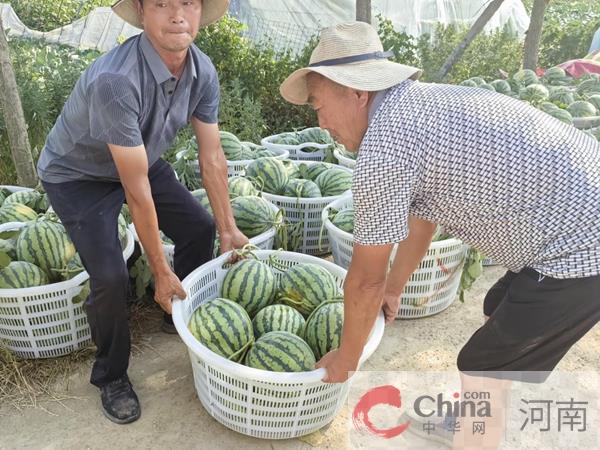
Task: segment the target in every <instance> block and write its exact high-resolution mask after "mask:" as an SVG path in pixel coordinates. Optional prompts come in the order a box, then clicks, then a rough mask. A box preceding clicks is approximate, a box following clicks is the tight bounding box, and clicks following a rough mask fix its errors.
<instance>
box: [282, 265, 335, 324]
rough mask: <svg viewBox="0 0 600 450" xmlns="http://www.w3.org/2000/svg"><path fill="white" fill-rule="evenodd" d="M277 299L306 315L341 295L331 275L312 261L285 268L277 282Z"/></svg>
mask: <svg viewBox="0 0 600 450" xmlns="http://www.w3.org/2000/svg"><path fill="white" fill-rule="evenodd" d="M279 286H280V293H279V301H280V303H283V304H284V305H288V306H291V307H292V308H295V309H297V310H298V311H299V312H300V313H302V314H303V315H304V316H308V315H309V314H310V313H311V312H312V311H313V310H314V309H315V308H316V307H317V306H319V305H320V304H321V303H322V302H324V301H327V300H334V299H336V298H340V297H341V291H340V288H339V287H338V285H337V283H336V281H335V278H334V277H333V275H332V274H331V273H330V272H329V271H327V270H326V269H325V268H323V267H321V266H318V265H316V264H312V263H302V264H297V265H295V266H293V267H291V268H290V269H288V270H286V271H285V273H284V274H283V275H282V276H281V280H280V282H279Z"/></svg>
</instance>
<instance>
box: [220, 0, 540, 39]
mask: <svg viewBox="0 0 600 450" xmlns="http://www.w3.org/2000/svg"><path fill="white" fill-rule="evenodd" d="M489 1H490V0H421V1H418V0H372V2H371V5H372V9H373V14H372V17H373V22H375V21H376V15H377V14H382V15H383V16H384V17H386V18H388V19H390V20H391V21H392V23H393V24H394V28H396V29H397V30H403V31H405V32H406V33H408V34H410V35H412V36H420V35H422V34H424V33H431V32H432V31H433V30H434V29H435V26H436V25H437V24H438V23H443V24H457V23H458V24H464V25H471V24H472V23H473V22H474V21H475V20H476V19H477V17H479V15H480V14H481V13H482V12H483V10H484V9H485V7H486V6H487V4H488V3H489ZM355 5H356V1H355V0H328V1H322V0H304V1H297V0H233V1H232V3H231V7H230V11H231V13H232V14H233V15H235V16H236V17H238V18H239V19H240V20H241V21H242V22H244V23H245V24H247V25H248V35H249V36H250V37H251V38H252V39H253V40H256V41H259V40H269V41H271V42H272V43H273V44H274V45H276V46H280V47H290V48H294V49H299V48H302V47H303V46H304V45H305V44H306V42H307V40H308V39H309V38H310V37H311V36H313V35H314V34H316V33H317V32H318V30H320V29H321V28H323V27H326V26H330V25H333V24H335V23H339V22H344V21H350V20H354V19H355V15H356V9H355ZM505 25H506V26H508V27H510V29H511V30H513V31H514V32H515V33H516V34H518V35H520V36H522V35H523V34H524V33H525V31H526V30H527V28H528V27H529V16H528V14H527V11H526V9H525V7H524V6H523V3H522V2H521V0H505V1H504V3H503V4H502V6H501V7H500V9H499V10H498V11H497V12H496V14H495V15H494V17H492V19H491V20H490V21H489V22H488V24H487V26H486V30H490V29H494V28H498V27H502V26H505Z"/></svg>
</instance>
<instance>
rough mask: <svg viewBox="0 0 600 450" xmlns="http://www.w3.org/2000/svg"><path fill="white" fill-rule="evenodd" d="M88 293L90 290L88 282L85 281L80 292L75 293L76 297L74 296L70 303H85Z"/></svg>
mask: <svg viewBox="0 0 600 450" xmlns="http://www.w3.org/2000/svg"><path fill="white" fill-rule="evenodd" d="M90 292H91V289H90V280H86V281H85V282H84V283H83V284H82V285H81V290H80V291H79V292H78V293H77V295H75V296H74V297H73V299H72V300H71V301H72V302H73V303H75V304H77V303H81V302H83V301H85V300H86V299H87V298H88V297H89V295H90Z"/></svg>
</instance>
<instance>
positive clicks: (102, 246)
mask: <svg viewBox="0 0 600 450" xmlns="http://www.w3.org/2000/svg"><path fill="white" fill-rule="evenodd" d="M227 6H228V1H227V0H192V1H187V0H186V1H184V0H164V1H163V0H161V1H157V0H143V1H142V0H120V1H119V2H117V3H116V4H115V5H114V6H113V9H114V11H115V12H116V13H117V14H118V15H119V16H121V17H122V18H123V19H124V20H126V21H127V22H129V23H131V24H132V25H134V26H137V27H138V28H143V29H144V32H143V33H141V34H140V35H138V36H135V37H132V38H131V39H129V40H127V41H126V42H124V43H123V44H122V45H120V46H119V47H117V48H115V49H113V50H112V51H110V52H109V53H107V54H105V55H103V56H102V57H100V58H98V59H97V60H96V61H95V62H94V63H93V64H92V65H91V66H90V67H89V68H88V69H87V70H86V71H85V72H84V73H83V74H82V75H81V77H80V79H79V81H78V82H77V84H76V86H75V88H74V90H73V92H72V93H71V96H70V97H69V99H68V100H67V102H66V104H65V106H64V109H63V111H62V112H61V114H60V116H59V118H58V120H57V122H56V125H55V126H54V128H53V129H52V131H51V132H50V134H49V136H48V139H47V141H46V145H45V147H44V150H43V152H42V154H41V156H40V160H39V163H38V171H39V175H40V178H41V179H42V183H43V185H44V188H45V189H46V192H47V193H48V196H49V198H50V203H51V204H52V206H53V208H54V210H55V211H56V213H57V214H58V215H59V217H60V218H61V220H62V222H63V224H64V226H65V228H66V229H67V232H68V233H69V235H70V237H71V239H72V240H73V242H74V243H75V246H76V247H77V250H78V251H79V254H80V255H81V259H82V261H83V264H84V266H85V268H86V270H87V271H88V272H89V274H90V283H91V294H90V297H89V298H88V300H87V301H86V303H85V308H86V312H87V315H88V319H89V322H90V327H91V330H92V338H93V340H94V342H95V344H96V346H97V353H96V361H95V363H94V367H93V369H92V375H91V382H92V383H93V384H94V385H96V386H98V387H99V388H100V389H101V399H102V406H103V411H104V413H105V415H106V416H107V417H108V418H109V419H110V420H112V421H113V422H116V423H129V422H132V421H134V420H136V419H137V418H138V417H139V416H140V406H139V401H138V399H137V396H136V394H135V392H134V391H133V388H132V386H131V383H130V381H129V379H128V376H127V368H128V363H129V354H130V336H129V327H128V324H127V310H126V291H127V281H128V273H127V267H126V265H125V263H124V261H123V259H122V256H121V248H120V245H119V241H118V235H117V218H118V215H119V212H120V210H121V207H122V205H123V202H124V201H127V204H128V206H129V209H130V211H131V215H132V217H133V222H134V224H135V227H136V230H137V233H138V236H139V238H140V241H141V243H142V245H143V247H144V249H145V252H146V254H147V256H148V261H149V264H150V268H151V270H152V272H153V275H154V281H155V300H156V301H157V302H158V303H159V304H160V306H161V307H162V308H163V309H164V310H165V314H166V316H165V320H166V322H165V324H164V325H165V328H166V329H169V328H170V329H171V331H172V321H171V320H170V315H168V314H169V313H170V312H171V299H172V297H173V296H174V295H177V296H178V297H181V298H183V297H185V291H184V290H183V288H182V286H181V283H180V279H182V278H183V277H185V276H186V275H187V274H189V273H190V272H191V271H192V270H194V269H195V268H196V267H198V266H199V265H201V264H203V263H204V262H206V261H208V260H210V258H211V256H212V252H213V242H214V236H215V223H216V229H217V230H218V232H219V237H220V242H221V251H228V250H231V249H232V248H239V247H241V246H243V245H244V244H245V243H247V242H248V239H247V238H246V237H245V236H244V235H243V234H242V233H241V232H240V231H239V230H238V228H237V227H236V225H235V221H234V219H233V214H232V211H231V205H230V203H229V195H228V191H227V165H226V161H225V157H224V155H223V151H222V149H221V146H220V140H219V129H218V124H217V113H218V106H219V81H218V78H217V73H216V71H215V68H214V66H213V64H212V62H211V61H210V59H209V58H208V57H207V56H206V55H205V54H204V53H202V52H201V51H200V50H199V49H198V48H197V47H196V46H195V45H193V41H194V38H195V36H196V34H197V32H198V29H199V27H200V26H204V25H207V24H209V23H211V22H214V21H216V20H218V19H219V18H220V17H221V16H222V15H223V14H224V13H225V12H226V10H227ZM190 122H191V124H192V127H193V129H194V133H195V135H196V139H197V141H198V147H199V149H200V151H199V162H200V167H201V169H202V179H203V183H204V186H205V187H206V190H207V193H208V196H209V199H210V203H211V206H212V209H213V212H214V217H215V219H214V220H213V218H212V217H211V216H210V215H209V214H208V212H207V211H206V210H205V209H203V208H202V207H201V206H200V205H199V203H198V202H197V201H196V200H195V199H194V198H193V197H192V196H191V194H190V193H189V192H188V191H187V190H186V189H185V188H184V187H183V186H182V185H181V184H180V183H179V182H178V181H177V180H176V179H175V176H174V174H173V171H172V169H171V168H170V166H169V164H168V163H166V162H165V161H164V160H162V159H161V158H160V157H161V155H162V154H163V153H164V152H165V151H166V150H167V149H168V148H169V146H170V145H171V143H172V141H173V138H174V137H175V134H176V133H177V131H178V130H179V129H180V128H182V127H183V126H185V125H186V124H187V123H190ZM159 227H160V229H161V230H162V231H163V232H164V233H165V234H166V235H167V236H169V237H170V238H171V239H172V240H173V241H174V242H175V260H174V269H175V273H173V271H172V270H171V269H170V267H169V265H168V263H167V261H166V259H165V256H164V254H163V250H162V245H161V239H160V236H159Z"/></svg>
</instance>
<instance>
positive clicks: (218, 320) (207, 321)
mask: <svg viewBox="0 0 600 450" xmlns="http://www.w3.org/2000/svg"><path fill="white" fill-rule="evenodd" d="M188 328H189V330H190V332H191V333H192V335H193V336H194V337H195V338H196V339H197V340H198V341H199V342H200V343H201V344H202V345H204V346H206V347H207V348H208V349H210V350H212V351H213V352H215V353H216V354H217V355H220V356H222V357H224V358H227V359H230V360H232V361H236V362H241V361H243V359H244V356H245V354H246V351H247V350H248V347H249V346H251V345H252V343H253V342H254V333H253V331H252V321H251V320H250V317H249V316H248V313H247V312H246V311H245V310H244V308H242V307H241V306H240V305H238V304H237V303H235V302H232V301H231V300H227V299H224V298H214V299H212V300H209V301H207V302H204V303H202V304H201V305H200V306H199V307H198V309H196V311H194V313H193V314H192V317H191V318H190V322H189V324H188Z"/></svg>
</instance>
